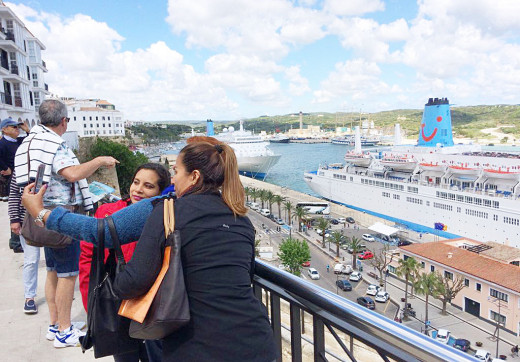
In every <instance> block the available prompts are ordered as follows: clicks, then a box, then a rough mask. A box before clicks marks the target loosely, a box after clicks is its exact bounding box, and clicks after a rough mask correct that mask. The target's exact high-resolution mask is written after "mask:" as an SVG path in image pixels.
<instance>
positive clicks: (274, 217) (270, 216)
mask: <svg viewBox="0 0 520 362" xmlns="http://www.w3.org/2000/svg"><path fill="white" fill-rule="evenodd" d="M268 218H269V219H271V220H275V219H276V216H274V215H273V214H269V216H268Z"/></svg>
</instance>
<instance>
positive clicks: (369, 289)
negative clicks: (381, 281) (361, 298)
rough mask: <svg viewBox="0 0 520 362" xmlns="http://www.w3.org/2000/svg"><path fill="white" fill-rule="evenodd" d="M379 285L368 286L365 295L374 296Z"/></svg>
mask: <svg viewBox="0 0 520 362" xmlns="http://www.w3.org/2000/svg"><path fill="white" fill-rule="evenodd" d="M379 289H380V287H379V285H375V284H370V285H369V286H368V287H367V294H368V295H376V294H377V292H379Z"/></svg>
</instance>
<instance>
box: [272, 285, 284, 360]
mask: <svg viewBox="0 0 520 362" xmlns="http://www.w3.org/2000/svg"><path fill="white" fill-rule="evenodd" d="M271 327H272V328H273V335H274V343H275V344H276V349H277V350H278V355H279V356H280V361H281V360H282V318H281V311H280V297H279V296H278V295H276V294H274V293H271Z"/></svg>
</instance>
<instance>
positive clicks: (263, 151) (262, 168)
mask: <svg viewBox="0 0 520 362" xmlns="http://www.w3.org/2000/svg"><path fill="white" fill-rule="evenodd" d="M206 134H207V135H208V136H212V137H215V138H217V139H218V140H220V141H222V142H226V143H227V144H229V145H230V146H231V147H232V148H233V150H234V151H235V155H236V156H237V162H238V170H239V172H240V174H241V175H244V176H249V177H254V178H259V179H265V177H266V176H267V174H268V172H269V170H270V169H271V167H273V166H274V165H275V164H276V163H277V162H278V160H279V159H280V157H281V155H277V154H275V153H274V152H273V151H272V150H270V149H269V147H268V146H269V142H267V141H265V140H264V139H263V138H262V137H261V136H258V135H254V134H253V133H252V132H251V131H246V130H244V124H243V122H242V121H240V129H239V130H235V129H234V128H233V127H229V128H224V130H223V132H221V133H219V134H215V132H214V127H213V121H212V120H207V122H206Z"/></svg>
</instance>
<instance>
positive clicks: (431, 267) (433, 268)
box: [430, 265, 435, 273]
mask: <svg viewBox="0 0 520 362" xmlns="http://www.w3.org/2000/svg"><path fill="white" fill-rule="evenodd" d="M430 271H431V272H432V273H433V272H434V271H435V267H434V266H433V265H430Z"/></svg>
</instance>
